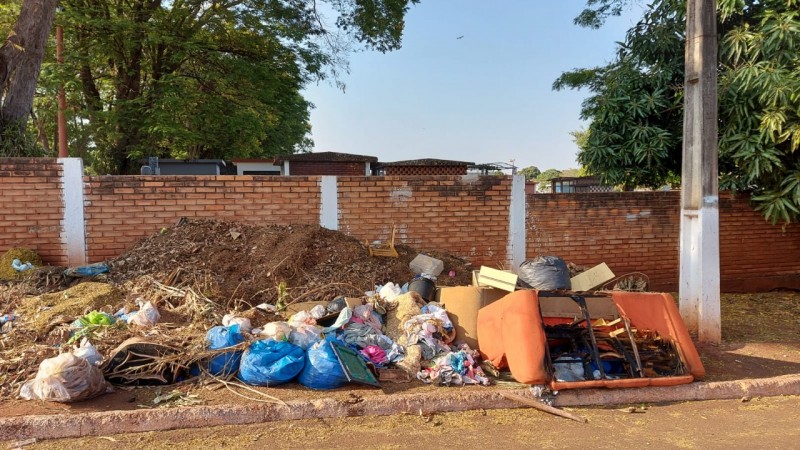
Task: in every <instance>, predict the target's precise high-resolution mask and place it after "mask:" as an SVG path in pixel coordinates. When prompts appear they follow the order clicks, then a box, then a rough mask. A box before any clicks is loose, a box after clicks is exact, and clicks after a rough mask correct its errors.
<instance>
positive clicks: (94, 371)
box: [19, 353, 109, 403]
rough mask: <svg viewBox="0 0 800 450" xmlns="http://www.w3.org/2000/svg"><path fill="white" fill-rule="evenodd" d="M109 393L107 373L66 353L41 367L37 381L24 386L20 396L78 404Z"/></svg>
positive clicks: (34, 380) (51, 359) (45, 361)
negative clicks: (105, 375) (80, 401)
mask: <svg viewBox="0 0 800 450" xmlns="http://www.w3.org/2000/svg"><path fill="white" fill-rule="evenodd" d="M107 390H109V384H108V383H106V380H105V378H103V372H101V371H100V369H99V368H98V367H97V366H95V365H94V364H92V363H90V362H89V361H87V360H86V359H84V358H79V357H77V356H75V355H73V354H72V353H62V354H60V355H58V356H56V357H53V358H48V359H45V360H44V361H42V363H41V364H40V365H39V372H37V373H36V378H34V379H32V380H30V381H28V382H26V383H25V384H23V385H22V388H21V389H20V391H19V396H20V397H22V398H24V399H26V400H45V401H51V402H64V403H67V402H76V401H79V400H86V399H89V398H92V397H96V396H98V395H100V394H103V393H105V392H106V391H107Z"/></svg>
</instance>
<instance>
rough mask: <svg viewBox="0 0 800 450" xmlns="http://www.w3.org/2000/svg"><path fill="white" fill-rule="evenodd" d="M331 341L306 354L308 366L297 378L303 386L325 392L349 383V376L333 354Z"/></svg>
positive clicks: (318, 345) (318, 344) (315, 347)
mask: <svg viewBox="0 0 800 450" xmlns="http://www.w3.org/2000/svg"><path fill="white" fill-rule="evenodd" d="M331 339H332V338H326V339H325V340H322V341H319V342H317V343H316V344H314V345H312V346H311V348H309V349H308V351H307V352H306V366H305V367H304V368H303V371H302V372H300V376H299V377H298V378H297V381H299V382H300V384H302V385H303V386H305V387H309V388H311V389H320V390H324V389H336V388H338V387H342V386H344V385H345V384H346V383H347V381H348V380H347V375H345V373H344V369H342V366H341V364H339V359H338V358H337V357H336V354H335V353H334V352H333V347H331V343H330V340H331Z"/></svg>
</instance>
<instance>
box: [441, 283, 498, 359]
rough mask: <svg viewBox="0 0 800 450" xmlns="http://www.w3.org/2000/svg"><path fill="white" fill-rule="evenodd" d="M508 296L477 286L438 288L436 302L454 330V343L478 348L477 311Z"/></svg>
mask: <svg viewBox="0 0 800 450" xmlns="http://www.w3.org/2000/svg"><path fill="white" fill-rule="evenodd" d="M507 294H508V292H506V291H502V290H499V289H493V288H480V287H477V286H457V287H443V288H440V289H439V291H438V293H437V295H436V300H437V301H438V302H439V303H441V304H442V306H444V308H445V309H446V310H447V315H448V316H450V320H452V321H453V326H455V328H456V341H459V342H464V343H465V344H467V345H469V346H470V348H472V349H477V348H478V310H480V309H481V308H483V307H484V306H486V305H488V304H490V303H492V302H495V301H497V300H499V299H501V298H503V297H505V296H506V295H507Z"/></svg>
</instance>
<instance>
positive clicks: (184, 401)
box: [139, 389, 205, 408]
mask: <svg viewBox="0 0 800 450" xmlns="http://www.w3.org/2000/svg"><path fill="white" fill-rule="evenodd" d="M152 403H153V405H154V406H157V407H159V408H170V407H173V406H193V405H200V404H202V403H205V402H204V400H202V399H201V398H200V396H198V395H196V394H189V393H187V392H182V391H180V390H178V389H175V390H173V391H171V392H168V393H166V394H161V393H159V394H158V395H156V397H155V398H154V399H153V402H152ZM139 406H140V407H142V408H150V406H148V405H139Z"/></svg>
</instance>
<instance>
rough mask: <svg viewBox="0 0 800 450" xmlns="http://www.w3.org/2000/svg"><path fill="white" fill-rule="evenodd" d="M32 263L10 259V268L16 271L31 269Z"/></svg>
mask: <svg viewBox="0 0 800 450" xmlns="http://www.w3.org/2000/svg"><path fill="white" fill-rule="evenodd" d="M33 267H34V266H33V264H31V263H30V262H26V263H23V262H22V261H20V260H18V259H15V260H13V261H11V268H12V269H14V270H16V271H17V272H25V271H26V270H31V269H33Z"/></svg>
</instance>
